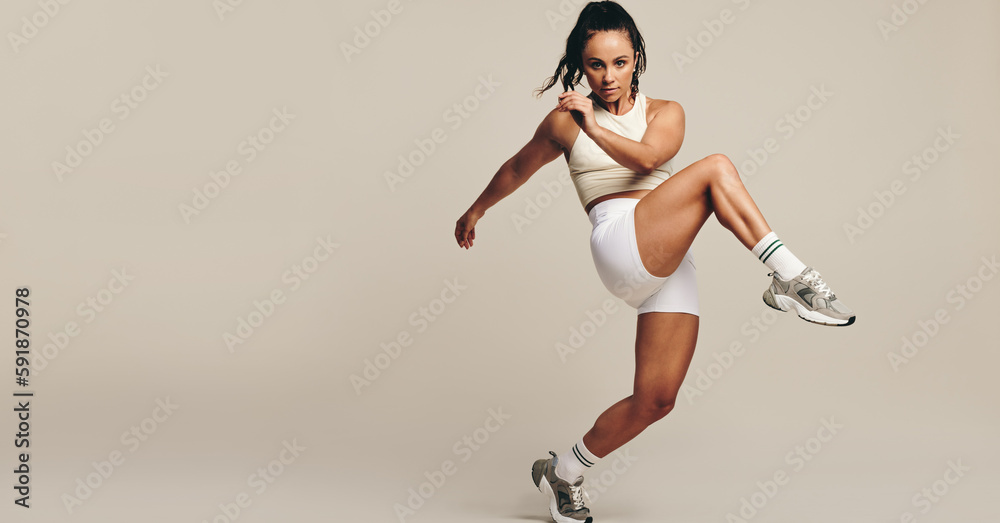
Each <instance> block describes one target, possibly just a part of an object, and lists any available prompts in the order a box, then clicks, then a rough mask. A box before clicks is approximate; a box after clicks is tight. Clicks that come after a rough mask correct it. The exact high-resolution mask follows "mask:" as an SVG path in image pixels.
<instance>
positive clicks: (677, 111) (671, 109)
mask: <svg viewBox="0 0 1000 523" xmlns="http://www.w3.org/2000/svg"><path fill="white" fill-rule="evenodd" d="M643 96H645V97H646V121H647V122H648V121H651V120H652V119H653V118H654V117H656V116H657V115H660V114H662V115H663V116H665V117H668V118H682V119H683V118H684V107H682V106H681V104H680V102H678V101H676V100H660V99H657V98H652V97H650V96H646V94H645V93H643Z"/></svg>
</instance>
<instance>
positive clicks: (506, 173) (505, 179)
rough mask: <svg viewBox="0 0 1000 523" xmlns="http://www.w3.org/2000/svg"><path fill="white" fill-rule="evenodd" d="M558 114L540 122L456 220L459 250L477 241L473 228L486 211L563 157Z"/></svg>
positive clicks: (553, 112)
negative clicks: (557, 124)
mask: <svg viewBox="0 0 1000 523" xmlns="http://www.w3.org/2000/svg"><path fill="white" fill-rule="evenodd" d="M558 117H559V114H558V111H556V110H553V111H552V112H550V113H549V114H548V116H546V117H545V119H544V120H542V123H541V124H539V125H538V128H537V129H536V130H535V135H534V136H532V137H531V140H530V141H529V142H528V143H527V144H526V145H525V146H524V147H522V148H521V150H520V151H518V152H517V154H515V155H514V156H512V157H511V158H510V159H509V160H507V161H506V162H504V164H503V165H502V166H500V169H499V170H498V171H497V172H496V174H494V175H493V179H492V180H490V183H489V185H487V186H486V189H484V190H483V193H482V194H480V195H479V198H476V201H475V202H473V203H472V205H471V206H470V207H469V210H467V211H465V214H464V215H462V217H461V218H459V219H458V222H457V223H456V225H455V239H456V240H457V241H458V245H459V247H465V248H466V249H468V248H469V247H471V246H472V240H474V239H475V238H476V231H475V226H476V222H477V221H479V218H482V216H483V215H484V214H486V210H487V209H489V208H490V207H493V206H494V205H496V204H497V203H498V202H499V201H500V200H502V199H504V198H506V197H507V196H509V195H510V194H511V193H513V192H514V191H515V190H517V188H518V187H520V186H522V185H524V182H526V181H528V178H531V176H532V175H533V174H535V173H536V172H538V170H539V169H541V168H542V166H543V165H545V164H547V163H549V162H551V161H552V160H555V159H556V158H558V157H559V156H560V155H562V151H563V148H562V146H561V145H560V144H559V142H557V141H556V140H555V139H554V138H555V133H554V130H555V128H556V118H558Z"/></svg>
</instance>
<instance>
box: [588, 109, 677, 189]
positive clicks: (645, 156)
mask: <svg viewBox="0 0 1000 523" xmlns="http://www.w3.org/2000/svg"><path fill="white" fill-rule="evenodd" d="M656 105H659V108H658V109H657V110H656V113H655V114H654V115H653V117H652V118H651V119H650V120H649V124H648V125H647V127H646V132H645V134H643V135H642V141H639V142H637V141H635V140H631V139H629V138H626V137H624V136H622V135H620V134H618V133H615V132H614V131H610V130H608V129H605V128H604V127H600V126H596V130H595V132H594V134H593V135H592V136H590V138H591V139H592V140H594V143H596V144H597V145H598V146H599V147H600V148H601V149H603V150H604V152H606V153H608V156H610V157H611V159H613V160H614V161H616V162H618V163H620V164H621V165H623V166H624V167H627V168H629V169H632V170H633V171H635V172H637V173H639V174H649V173H651V172H653V170H654V169H656V168H657V167H659V166H660V165H663V163H664V162H666V161H667V160H669V159H671V158H673V157H674V156H675V155H676V154H677V151H679V150H680V148H681V143H683V142H684V108H683V107H681V104H679V103H677V102H675V101H672V100H667V101H665V102H663V103H661V104H656Z"/></svg>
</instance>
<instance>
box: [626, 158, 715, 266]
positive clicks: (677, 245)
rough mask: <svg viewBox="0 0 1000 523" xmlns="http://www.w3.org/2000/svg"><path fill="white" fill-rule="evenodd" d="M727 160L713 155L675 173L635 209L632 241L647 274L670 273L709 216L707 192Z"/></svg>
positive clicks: (643, 198) (709, 203) (709, 205)
mask: <svg viewBox="0 0 1000 523" xmlns="http://www.w3.org/2000/svg"><path fill="white" fill-rule="evenodd" d="M728 161H729V159H728V158H726V157H725V156H723V155H716V154H713V155H711V156H708V157H706V158H704V159H701V160H698V161H697V162H694V163H692V164H691V165H689V166H687V167H685V168H683V169H681V170H680V171H678V172H676V173H675V174H674V175H673V176H671V177H670V178H667V179H666V180H664V181H663V183H661V184H660V185H659V186H657V187H656V188H655V189H653V190H652V191H650V192H649V194H647V195H646V196H643V197H642V199H641V200H639V203H638V204H636V206H635V239H636V244H637V246H638V248H639V257H640V258H641V259H642V263H643V265H645V266H646V269H647V270H648V271H649V273H650V274H652V275H654V276H657V277H663V276H669V275H670V274H672V273H673V272H674V270H675V269H676V268H677V266H678V265H680V263H681V260H682V259H683V258H684V255H685V254H686V253H687V251H688V249H690V248H691V244H692V243H693V242H694V238H695V236H697V234H698V231H700V230H701V227H702V226H703V225H705V222H706V221H707V220H708V217H709V216H711V214H712V210H713V207H712V200H711V193H710V191H709V188H710V186H711V181H712V178H713V177H714V176H716V175H717V173H718V172H719V171H720V169H721V168H722V163H723V162H728Z"/></svg>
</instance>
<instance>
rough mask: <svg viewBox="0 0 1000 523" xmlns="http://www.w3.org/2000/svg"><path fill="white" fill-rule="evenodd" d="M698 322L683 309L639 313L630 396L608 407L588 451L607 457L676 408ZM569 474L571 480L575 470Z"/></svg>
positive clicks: (586, 441) (586, 442)
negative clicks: (681, 310)
mask: <svg viewBox="0 0 1000 523" xmlns="http://www.w3.org/2000/svg"><path fill="white" fill-rule="evenodd" d="M698 325H699V317H698V316H696V315H694V314H688V313H684V312H647V313H644V314H639V316H638V320H637V328H636V339H635V381H634V384H633V389H632V395H631V396H629V397H627V398H624V399H622V400H621V401H619V402H617V403H615V404H614V405H612V406H611V407H609V408H608V409H607V410H605V411H604V412H603V413H602V414H601V415H600V416H598V418H597V421H596V422H595V423H594V426H593V427H592V428H591V429H590V431H588V432H587V433H586V434H585V435H584V436H583V443H584V445H585V447H586V449H587V450H588V451H589V452H590V453H592V454H593V455H594V456H596V457H597V458H603V457H604V456H607V455H608V454H610V453H611V452H613V451H614V450H615V449H617V448H618V447H621V446H622V445H624V444H625V443H627V442H628V441H629V440H631V439H632V438H634V437H636V436H637V435H638V434H639V433H640V432H642V431H643V430H645V428H646V427H648V426H649V425H651V424H652V423H654V422H656V421H657V420H659V419H661V418H663V417H664V416H666V415H667V414H668V413H669V412H670V411H671V410H672V409H673V408H674V404H675V402H676V400H677V393H678V392H679V390H680V387H681V383H682V382H683V381H684V376H685V375H687V371H688V367H689V366H690V365H691V359H692V357H693V356H694V349H695V343H696V342H697V341H698ZM566 461H568V463H567V465H570V467H572V468H575V469H576V470H580V469H581V468H583V469H584V470H585V469H586V468H589V466H590V465H587V464H581V462H580V461H579V458H578V459H577V461H576V463H574V462H573V461H571V460H566ZM562 462H563V460H560V464H562ZM557 473H559V471H558V470H557ZM578 474H582V472H578ZM567 475H568V476H569V477H568V478H567V479H569V480H572V479H573V475H572V472H568V473H567ZM563 477H567V476H563Z"/></svg>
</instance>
